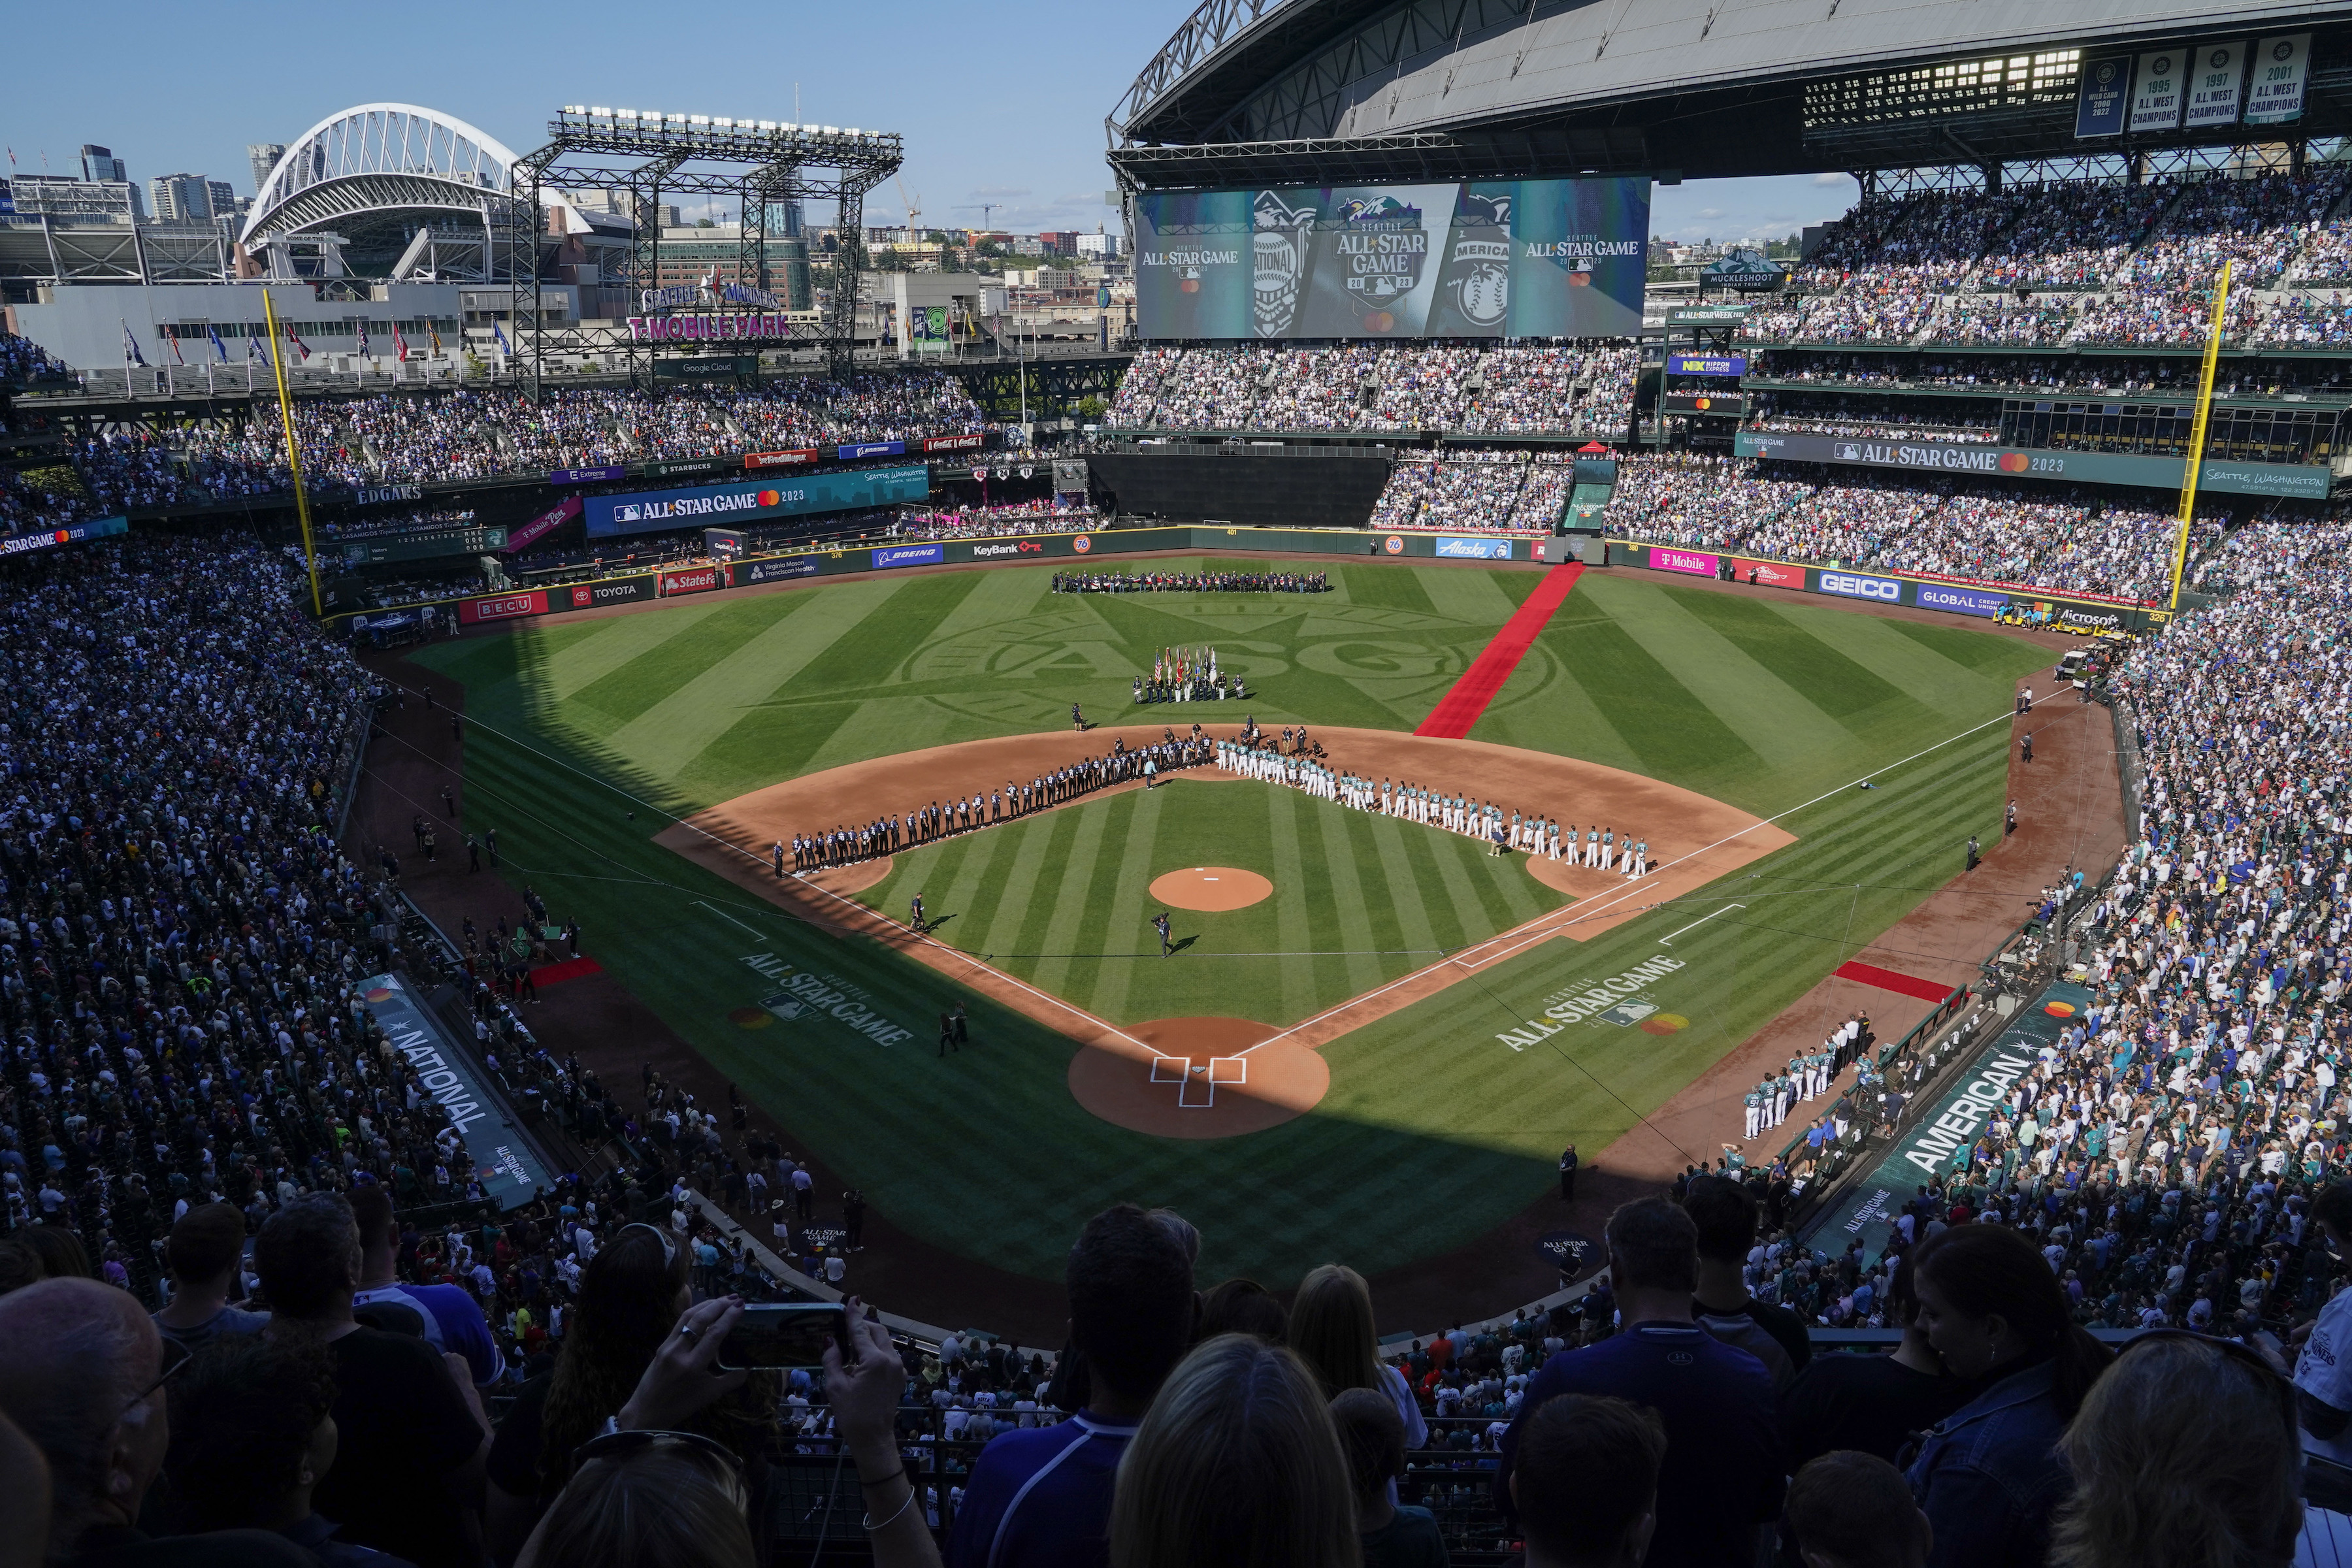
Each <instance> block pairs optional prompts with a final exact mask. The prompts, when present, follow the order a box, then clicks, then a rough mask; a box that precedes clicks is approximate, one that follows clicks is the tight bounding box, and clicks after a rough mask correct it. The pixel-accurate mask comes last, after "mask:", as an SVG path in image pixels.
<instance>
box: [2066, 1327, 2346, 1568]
mask: <svg viewBox="0 0 2352 1568" xmlns="http://www.w3.org/2000/svg"><path fill="white" fill-rule="evenodd" d="M2060 1446H2061V1448H2062V1450H2063V1453H2064V1455H2065V1458H2066V1462H2067V1465H2068V1466H2069V1468H2072V1470H2073V1471H2074V1495H2073V1496H2072V1497H2071V1498H2069V1499H2067V1500H2066V1501H2065V1503H2064V1504H2063V1506H2062V1507H2061V1509H2060V1510H2059V1513H2058V1519H2057V1523H2056V1525H2055V1527H2054V1528H2053V1531H2052V1532H2051V1552H2050V1561H2051V1563H2053V1564H2054V1565H2056V1568H2284V1564H2286V1563H2293V1562H2294V1561H2296V1555H2297V1542H2298V1538H2299V1537H2300V1535H2301V1534H2302V1533H2303V1531H2304V1506H2303V1500H2302V1497H2301V1496H2300V1494H2299V1484H2300V1481H2301V1470H2302V1457H2303V1456H2302V1449H2301V1447H2300V1445H2299V1442H2298V1439H2297V1436H2296V1424H2295V1410H2294V1390H2293V1388H2292V1387H2291V1386H2290V1385H2289V1384H2288V1383H2287V1381H2286V1379H2284V1377H2282V1376H2280V1375H2279V1374H2278V1373H2276V1372H2274V1371H2273V1370H2272V1369H2271V1368H2270V1367H2269V1366H2268V1365H2267V1364H2265V1363H2263V1360H2262V1358H2261V1355H2260V1353H2259V1352H2255V1351H2252V1350H2250V1349H2247V1348H2246V1347H2244V1346H2242V1345H2232V1344H2229V1343H2225V1342H2221V1341H2219V1340H2207V1339H2202V1338H2200V1337H2198V1336H2196V1335H2192V1334H2188V1333H2184V1332H2181V1331H2177V1330H2169V1331H2168V1330H2158V1331H2156V1332H2154V1333H2150V1334H2145V1335H2143V1336H2141V1337H2140V1338H2139V1339H2137V1340H2135V1341H2133V1342H2131V1343H2130V1344H2129V1345H2127V1346H2126V1347H2125V1350H2124V1352H2123V1354H2122V1355H2121V1356H2120V1357H2118V1358H2117V1359H2116V1363H2115V1364H2114V1365H2113V1366H2112V1367H2110V1368H2108V1369H2107V1371H2106V1373H2105V1374H2104V1375H2103V1376H2101V1377H2100V1379H2099V1380H2098V1382H2096V1383H2095V1384H2092V1386H2091V1391H2090V1393H2089V1394H2087V1395H2086V1396H2085V1397H2084V1400H2083V1407H2082V1409H2081V1410H2079V1411H2077V1412H2076V1413H2075V1415H2074V1421H2073V1423H2072V1424H2071V1425H2069V1426H2067V1428H2066V1435H2065V1437H2064V1438H2063V1441H2062V1443H2061V1445H2060ZM2319 1560H2320V1561H2322V1562H2326V1561H2329V1559H2328V1558H2326V1557H2322V1558H2321V1559H2319Z"/></svg>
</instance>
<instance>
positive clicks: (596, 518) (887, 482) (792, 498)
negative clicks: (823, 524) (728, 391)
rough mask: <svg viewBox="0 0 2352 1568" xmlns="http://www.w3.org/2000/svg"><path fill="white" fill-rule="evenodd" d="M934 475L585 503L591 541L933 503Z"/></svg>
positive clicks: (710, 489)
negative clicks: (896, 504)
mask: <svg viewBox="0 0 2352 1568" xmlns="http://www.w3.org/2000/svg"><path fill="white" fill-rule="evenodd" d="M930 493H931V479H930V470H929V468H928V467H926V466H925V465H923V464H921V463H912V464H907V465H903V466H900V467H898V468H861V469H857V470H855V471H852V472H846V473H830V474H806V475H800V476H796V477H794V478H793V479H767V480H753V481H738V482H736V483H733V484H725V485H701V486H697V487H695V488H694V489H674V490H638V491H636V492H635V493H634V494H630V495H617V496H589V497H587V498H585V500H584V503H583V504H584V506H585V509H586V517H587V528H588V537H589V538H591V539H610V538H613V537H614V536H616V535H620V534H627V533H659V532H663V531H667V530H671V529H682V528H698V527H700V526H701V525H703V524H705V523H712V522H719V523H725V522H740V521H747V520H750V519H753V518H761V517H794V516H799V515H801V514H803V513H807V512H819V511H839V510H845V509H846V508H850V507H879V506H888V505H890V504H891V503H893V502H895V501H919V500H929V499H930Z"/></svg>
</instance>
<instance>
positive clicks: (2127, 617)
mask: <svg viewBox="0 0 2352 1568" xmlns="http://www.w3.org/2000/svg"><path fill="white" fill-rule="evenodd" d="M1607 548H1608V555H1607V563H1608V564H1610V565H1612V566H1641V567H1646V568H1647V569H1648V570H1650V571H1653V572H1665V573H1671V574H1675V575H1677V576H1684V577H1704V578H1707V579H1709V580H1711V581H1717V582H1738V583H1748V582H1755V583H1758V584H1763V585H1765V586H1767V587H1772V588H1795V589H1800V590H1801V591H1803V592H1805V593H1808V594H1823V595H1829V596H1831V597H1832V598H1842V599H1859V600H1861V601H1863V602H1864V604H1875V605H1910V606H1912V607H1914V608H1916V609H1922V610H1941V611H1943V612H1944V613H1945V614H1946V615H1952V616H1969V617H1970V618H1972V619H1976V620H1982V621H1992V622H1994V623H1996V624H1998V625H2001V626H2042V627H2047V628H2048V629H2050V630H2052V631H2061V632H2073V633H2074V634H2075V635H2076V636H2078V637H2129V636H2131V635H2132V634H2133V633H2135V632H2143V631H2146V630H2147V629H2148V628H2149V627H2150V626H2162V625H2163V624H2164V623H2165V622H2167V621H2168V620H2170V619H2171V618H2172V616H2171V613H2170V612H2169V611H2167V610H2161V609H2158V608H2155V607H2154V606H2152V605H2146V604H2143V603H2141V602H2140V601H2138V600H2137V599H2116V598H2110V597H2108V596H2106V595H2102V594H2053V593H2052V592H2050V591H2049V590H2048V589H2046V588H2032V587H2026V586H2023V585H2021V584H2013V583H1989V582H1981V581H1977V580H1973V579H1967V578H1958V577H1938V576H1934V575H1931V574H1924V573H1916V572H1887V571H1881V570H1877V569H1875V568H1874V569H1872V570H1870V571H1867V572H1864V571H1855V570H1849V569H1846V568H1843V567H1837V566H1805V565H1800V564H1798V563H1795V562H1791V561H1775V560H1772V559H1770V558H1769V557H1767V556H1761V555H1734V554H1725V553H1717V552H1712V551H1705V550H1684V549H1681V548H1679V547H1676V546H1674V545H1665V544H1648V543H1643V542H1637V541H1633V540H1627V539H1612V540H1610V541H1609V542H1608V547H1607Z"/></svg>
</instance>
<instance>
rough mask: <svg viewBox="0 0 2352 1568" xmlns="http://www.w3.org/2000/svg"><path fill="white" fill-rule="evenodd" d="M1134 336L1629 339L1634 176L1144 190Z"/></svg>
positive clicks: (1641, 207) (1638, 221)
mask: <svg viewBox="0 0 2352 1568" xmlns="http://www.w3.org/2000/svg"><path fill="white" fill-rule="evenodd" d="M1135 213H1136V223H1137V236H1136V267H1135V277H1136V321H1137V325H1138V329H1139V331H1140V333H1141V335H1142V336H1144V337H1146V338H1225V339H1229V338H1289V337H1309V338H1383V337H1390V338H1423V337H1468V338H1498V337H1632V336H1633V335H1634V334H1635V333H1637V332H1638V331H1640V330H1641V318H1642V294H1643V279H1644V275H1645V273H1646V270H1647V250H1648V244H1649V241H1648V235H1649V232H1650V223H1649V220H1650V183H1649V181H1647V180H1646V179H1591V180H1474V181H1468V182H1454V181H1448V182H1444V183H1442V184H1410V185H1325V186H1280V187H1275V188H1271V189H1255V190H1231V191H1147V192H1144V193H1142V194H1140V195H1138V196H1137V197H1136V202H1135Z"/></svg>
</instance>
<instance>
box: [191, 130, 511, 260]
mask: <svg viewBox="0 0 2352 1568" xmlns="http://www.w3.org/2000/svg"><path fill="white" fill-rule="evenodd" d="M514 164H515V154H514V153H513V152H511V151H510V150H509V148H508V147H507V145H506V144H505V143H504V142H500V141H499V139H498V138H496V137H495V136H491V135H489V134H488V133H487V132H482V131H478V130H477V129H475V128H474V127H473V126H471V125H468V124H467V123H466V122H465V121H462V120H458V119H456V118H454V117H452V116H450V115H446V114H443V113H442V112H440V111H439V110H433V109H423V108H419V107H418V106H417V105H415V104H413V103H362V104H360V105H358V106H357V107H355V108H352V109H346V110H340V111H339V112H337V113H334V114H331V115H329V116H328V117H327V118H326V119H324V120H321V121H319V123H318V124H316V125H313V126H312V127H310V130H308V131H306V132H303V133H302V135H301V137H300V138H299V140H297V141H296V142H293V143H292V144H291V145H289V147H288V148H287V149H286V153H285V156H283V157H281V158H279V159H278V163H277V166H276V167H275V168H273V169H271V170H270V171H269V178H268V180H266V181H265V182H263V184H262V187H261V194H260V195H259V196H258V197H257V199H256V200H255V202H254V204H253V215H252V216H250V217H248V218H247V220H246V224H245V227H244V228H243V230H241V231H240V232H239V234H238V236H237V243H238V244H239V245H240V246H244V247H247V248H248V249H250V248H251V247H253V246H254V245H255V244H256V243H257V242H259V241H260V240H262V239H263V238H265V237H285V238H293V237H299V236H301V235H303V234H306V233H313V232H319V231H324V230H334V229H347V228H350V227H352V226H367V225H369V224H371V223H372V222H373V221H375V220H394V221H396V220H398V219H401V218H411V219H414V218H419V217H422V218H425V219H427V220H429V219H430V218H431V217H432V216H436V215H443V214H446V215H447V216H452V217H457V216H463V217H467V218H469V219H471V220H472V221H473V222H474V223H475V224H477V225H484V226H487V225H488V223H489V222H490V220H491V218H492V216H493V215H494V214H495V213H496V212H497V211H498V210H499V209H500V208H502V207H503V206H505V205H506V204H507V203H508V202H509V201H510V200H511V198H512V196H513V193H514Z"/></svg>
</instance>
